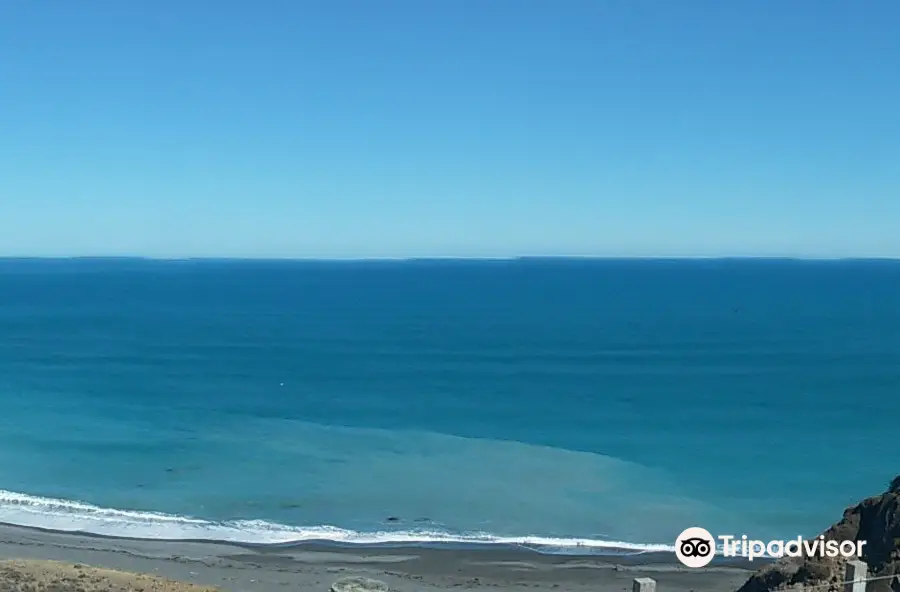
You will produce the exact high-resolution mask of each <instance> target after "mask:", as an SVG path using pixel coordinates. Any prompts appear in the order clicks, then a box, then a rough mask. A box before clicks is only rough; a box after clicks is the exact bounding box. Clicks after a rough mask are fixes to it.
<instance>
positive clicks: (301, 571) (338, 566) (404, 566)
mask: <svg viewBox="0 0 900 592" xmlns="http://www.w3.org/2000/svg"><path fill="white" fill-rule="evenodd" d="M2 560H19V561H16V562H13V563H12V564H11V563H9V562H6V563H0V591H7V590H24V589H33V590H60V591H61V590H78V589H79V587H78V582H81V583H82V584H89V585H85V586H82V587H81V588H80V589H83V590H85V591H86V592H92V591H99V590H145V591H146V592H150V591H151V590H159V591H166V592H182V591H184V592H187V591H188V588H185V587H180V586H178V585H177V584H173V583H167V582H163V581H161V580H155V579H152V578H147V577H146V575H150V576H159V577H162V578H167V579H168V580H177V581H180V582H187V583H193V584H199V585H203V586H215V587H218V588H220V589H223V590H231V591H235V592H237V591H240V592H249V591H257V590H258V591H263V592H272V591H283V590H292V589H302V590H321V591H326V590H328V589H329V587H330V586H331V584H332V583H333V582H334V581H335V580H338V579H340V578H343V577H347V576H363V577H369V578H374V579H378V580H382V581H384V582H386V583H388V584H389V585H390V586H391V587H392V588H394V589H396V590H398V591H399V592H413V591H429V590H448V589H458V588H464V589H474V590H486V589H491V588H498V587H501V588H517V589H529V590H533V591H535V592H545V591H546V592H550V591H551V590H558V591H560V592H562V591H563V590H585V591H586V590H595V591H597V590H602V591H609V592H619V591H630V590H631V587H632V581H633V580H634V578H638V577H651V578H653V579H655V580H656V581H657V582H658V584H657V590H658V592H688V591H696V592H706V591H710V592H713V591H715V592H729V591H731V590H735V589H737V588H738V587H739V586H740V585H741V584H742V583H743V582H744V581H746V579H747V577H748V576H749V568H757V567H759V565H758V564H755V565H719V566H716V567H712V566H710V567H705V568H701V569H687V568H684V567H682V566H681V565H680V564H679V563H677V560H675V558H674V556H672V555H670V554H661V555H650V554H647V555H641V556H637V557H635V556H632V557H629V558H624V557H623V558H611V557H605V558H601V557H597V558H591V557H573V556H548V555H539V554H537V553H534V552H532V551H527V550H521V551H519V550H499V549H485V550H449V549H420V548H408V549H373V548H361V547H356V548H334V547H331V546H325V545H315V544H310V545H302V546H293V547H290V548H282V549H277V548H272V547H261V548H255V547H250V546H241V545H231V544H220V543H205V542H167V541H147V540H132V539H115V538H105V537H95V536H89V535H78V534H68V533H58V532H50V531H42V530H35V529H29V528H21V527H17V526H9V525H0V561H2ZM22 560H26V561H22ZM27 560H40V561H43V562H34V561H27ZM46 560H51V561H60V562H65V563H66V564H69V565H67V566H62V565H59V564H55V563H46ZM72 564H78V567H74V566H72ZM84 566H92V567H95V568H104V569H112V570H123V571H127V572H136V573H140V574H146V575H145V576H143V577H142V576H135V575H128V574H124V575H123V574H114V573H109V572H94V571H92V572H90V574H89V575H85V576H80V574H81V573H83V572H85V570H87V569H88V568H86V567H84ZM4 574H5V575H4ZM16 574H25V575H24V576H22V575H16ZM23 577H28V578H37V579H33V580H31V581H33V582H38V581H43V582H44V585H43V587H42V586H34V587H31V588H29V587H22V585H21V582H22V581H24V580H22V579H21V578H23ZM10 578H12V579H16V578H20V580H19V584H15V583H11V582H12V580H11V579H10ZM79 578H80V579H79ZM136 578H137V579H136ZM59 581H63V582H68V583H69V584H67V586H69V587H66V586H62V587H60V586H56V585H48V584H47V582H59ZM191 589H193V590H198V589H197V588H191Z"/></svg>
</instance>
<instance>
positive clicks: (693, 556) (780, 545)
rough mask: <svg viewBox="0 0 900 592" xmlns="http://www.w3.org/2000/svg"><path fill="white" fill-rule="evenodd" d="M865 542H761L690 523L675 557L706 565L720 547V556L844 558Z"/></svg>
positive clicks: (853, 554)
mask: <svg viewBox="0 0 900 592" xmlns="http://www.w3.org/2000/svg"><path fill="white" fill-rule="evenodd" d="M865 544H866V541H834V540H825V537H824V536H819V537H817V538H814V539H804V538H802V537H797V538H795V539H791V540H789V541H784V540H780V541H779V540H773V541H768V542H764V541H760V540H756V539H749V538H747V535H742V536H740V537H737V536H733V535H719V536H717V537H714V536H713V535H712V534H711V533H710V532H709V531H708V530H706V529H705V528H700V527H699V526H692V527H691V528H687V529H685V530H684V531H683V532H682V533H681V534H680V535H678V538H677V539H675V556H676V557H678V560H679V561H681V563H683V564H684V565H686V566H688V567H703V566H704V565H709V563H710V562H711V561H712V560H713V557H715V555H716V549H717V548H718V549H719V552H720V553H721V555H722V557H743V558H745V559H747V560H748V561H753V560H754V559H756V558H760V557H772V558H775V559H777V558H779V557H845V558H854V559H856V558H860V557H862V554H863V547H864V546H865Z"/></svg>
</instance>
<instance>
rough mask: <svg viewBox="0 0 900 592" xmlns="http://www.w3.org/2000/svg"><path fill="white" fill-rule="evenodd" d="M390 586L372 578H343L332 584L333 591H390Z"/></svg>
mask: <svg viewBox="0 0 900 592" xmlns="http://www.w3.org/2000/svg"><path fill="white" fill-rule="evenodd" d="M390 589H391V588H390V586H388V585H387V584H385V583H384V582H382V581H381V580H373V579H371V578H361V577H349V578H341V579H340V580H338V581H336V582H335V583H333V584H332V585H331V592H389V591H390Z"/></svg>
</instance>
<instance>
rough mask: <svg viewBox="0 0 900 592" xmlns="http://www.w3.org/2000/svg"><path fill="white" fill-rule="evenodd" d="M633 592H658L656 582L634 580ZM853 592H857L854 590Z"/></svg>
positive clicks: (652, 580) (645, 579) (649, 579)
mask: <svg viewBox="0 0 900 592" xmlns="http://www.w3.org/2000/svg"><path fill="white" fill-rule="evenodd" d="M631 592H656V580H654V579H653V578H634V584H632V585H631ZM852 592H857V591H856V590H853V591H852ZM863 592H865V591H863Z"/></svg>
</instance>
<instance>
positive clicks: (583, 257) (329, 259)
mask: <svg viewBox="0 0 900 592" xmlns="http://www.w3.org/2000/svg"><path fill="white" fill-rule="evenodd" d="M101 260H102V261H123V262H124V261H146V262H172V263H177V262H217V261H219V262H224V261H231V262H283V263H291V262H295V263H304V262H305V263H340V262H346V263H353V262H416V261H485V262H487V261H529V260H570V261H571V260H580V261H698V260H699V261H724V260H729V261H733V260H750V261H759V260H769V261H810V262H812V261H835V262H837V261H883V262H900V256H846V257H816V256H796V255H616V256H609V255H606V256H604V255H509V256H455V255H432V256H410V257H252V256H251V257H240V256H200V257H162V256H145V255H0V262H9V261H48V262H49V261H101Z"/></svg>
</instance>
